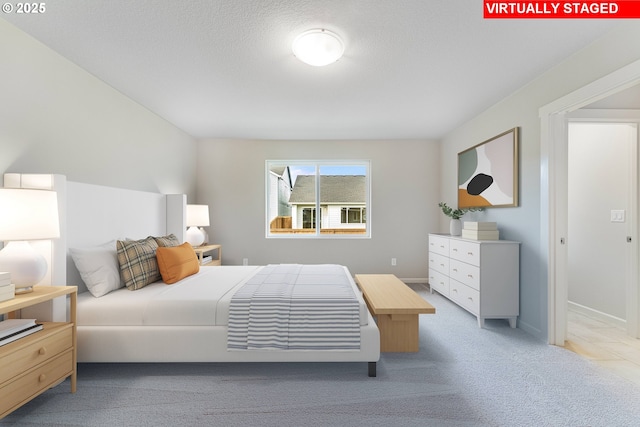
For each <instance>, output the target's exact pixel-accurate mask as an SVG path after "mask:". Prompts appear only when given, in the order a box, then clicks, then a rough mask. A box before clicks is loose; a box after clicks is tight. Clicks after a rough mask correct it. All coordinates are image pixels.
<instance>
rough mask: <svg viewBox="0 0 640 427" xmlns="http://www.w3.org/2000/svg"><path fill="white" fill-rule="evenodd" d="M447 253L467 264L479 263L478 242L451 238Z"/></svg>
mask: <svg viewBox="0 0 640 427" xmlns="http://www.w3.org/2000/svg"><path fill="white" fill-rule="evenodd" d="M449 254H450V257H451V258H453V259H457V260H459V261H462V262H466V263H468V264H473V265H478V266H479V265H480V244H479V243H474V242H468V241H464V240H457V239H451V243H450V246H449Z"/></svg>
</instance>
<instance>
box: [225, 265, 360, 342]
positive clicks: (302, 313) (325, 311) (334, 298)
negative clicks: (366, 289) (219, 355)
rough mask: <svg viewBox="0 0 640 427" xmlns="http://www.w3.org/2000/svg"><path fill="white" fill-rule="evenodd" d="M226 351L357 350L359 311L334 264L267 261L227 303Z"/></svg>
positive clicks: (344, 277) (342, 272) (345, 279)
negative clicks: (271, 262)
mask: <svg viewBox="0 0 640 427" xmlns="http://www.w3.org/2000/svg"><path fill="white" fill-rule="evenodd" d="M227 346H228V349H229V350H359V349H360V309H359V302H358V299H357V298H356V295H355V292H354V290H353V287H352V285H351V283H350V280H349V277H348V276H347V272H346V269H345V268H344V267H342V266H339V265H298V264H282V265H268V266H266V267H264V268H263V269H262V270H261V271H260V272H258V273H257V274H256V275H254V276H253V277H252V278H251V279H249V280H248V281H247V283H246V284H245V285H243V286H242V288H240V289H239V290H238V291H237V292H236V293H235V294H234V296H233V298H232V299H231V303H230V306H229V324H228V340H227Z"/></svg>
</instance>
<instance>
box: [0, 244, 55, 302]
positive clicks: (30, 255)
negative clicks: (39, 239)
mask: <svg viewBox="0 0 640 427" xmlns="http://www.w3.org/2000/svg"><path fill="white" fill-rule="evenodd" d="M0 271H8V272H9V273H10V274H11V283H13V284H14V285H15V287H16V290H15V293H16V294H24V293H29V292H33V286H34V285H37V284H38V283H40V281H41V280H42V279H43V278H44V276H45V274H46V273H47V261H46V260H45V259H44V257H43V256H42V255H41V254H39V253H38V252H36V251H35V249H33V247H32V246H31V245H30V244H29V242H24V241H22V242H17V241H16V242H9V243H8V244H7V245H6V246H5V247H4V249H2V250H1V251H0Z"/></svg>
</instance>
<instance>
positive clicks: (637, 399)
mask: <svg viewBox="0 0 640 427" xmlns="http://www.w3.org/2000/svg"><path fill="white" fill-rule="evenodd" d="M414 288H415V289H416V290H419V291H420V292H421V294H422V295H423V296H424V297H425V299H427V300H428V301H430V302H431V303H432V304H433V305H434V306H435V307H436V309H437V314H435V315H422V316H421V318H420V348H421V350H420V352H419V353H415V354H393V353H386V354H383V355H382V357H381V360H380V362H379V363H378V377H377V378H369V377H367V366H366V364H365V363H328V364H321V363H318V364H304V363H299V364H280V363H277V364H257V363H256V364H254V363H251V364H243V363H228V364H222V363H212V364H143V365H137V364H80V365H79V367H78V392H77V393H76V394H74V395H72V394H70V393H69V384H68V382H65V383H63V384H61V385H59V386H58V387H56V388H54V389H52V390H49V391H47V392H46V393H45V394H43V395H42V396H40V397H38V398H37V399H36V400H34V401H32V402H30V403H28V404H27V405H25V406H24V407H22V408H21V409H19V410H17V411H16V412H14V413H13V414H11V415H9V416H8V417H6V418H5V419H3V420H2V421H0V424H2V425H17V426H31V425H39V426H41V425H50V426H54V425H56V426H205V425H206V426H325V425H327V426H365V425H366V426H593V427H595V426H607V427H609V426H620V427H621V426H638V425H640V387H638V386H636V385H634V384H633V383H631V382H629V381H627V380H624V379H621V378H619V377H616V376H614V375H613V374H611V373H608V372H607V371H605V370H603V369H602V368H600V367H599V366H597V365H596V364H594V363H591V362H589V361H587V360H584V359H582V358H580V357H579V356H577V355H576V354H574V353H571V352H569V351H566V350H564V349H561V348H558V347H553V346H549V345H547V344H545V343H543V342H540V341H538V340H536V339H534V338H532V337H531V336H530V335H528V334H526V333H525V332H522V331H521V330H519V329H510V328H509V327H508V324H507V322H506V321H501V320H494V321H487V322H486V328H485V329H479V328H478V327H477V323H476V320H475V318H474V317H473V316H471V315H470V314H468V313H467V312H465V311H463V310H462V309H460V308H458V307H457V306H455V305H453V304H452V303H451V302H449V301H447V300H446V299H444V298H443V297H441V296H439V295H437V294H433V295H430V294H428V293H427V292H426V291H425V288H424V287H422V286H421V285H417V286H416V285H414Z"/></svg>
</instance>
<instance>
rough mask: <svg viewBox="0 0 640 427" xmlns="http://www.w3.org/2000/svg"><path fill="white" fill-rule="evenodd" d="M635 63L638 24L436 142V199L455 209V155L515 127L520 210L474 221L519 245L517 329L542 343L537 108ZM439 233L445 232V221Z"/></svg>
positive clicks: (639, 51) (543, 265)
mask: <svg viewBox="0 0 640 427" xmlns="http://www.w3.org/2000/svg"><path fill="white" fill-rule="evenodd" d="M639 58H640V23H639V22H637V21H631V22H624V23H621V24H620V25H619V26H618V27H616V28H615V29H614V30H613V31H611V32H610V33H608V34H607V35H605V36H604V37H603V38H601V39H600V40H598V41H596V42H594V43H593V44H591V45H590V46H588V47H586V48H585V49H583V50H581V51H579V52H577V53H576V54H574V55H573V56H571V57H569V58H567V59H566V60H565V61H563V62H562V63H560V64H559V65H557V66H556V67H554V68H552V69H551V70H549V71H548V72H546V73H545V74H543V75H542V76H541V77H539V78H538V79H536V80H534V81H532V82H530V83H529V84H527V85H526V86H524V87H523V88H521V89H519V90H518V91H516V92H515V93H514V94H512V95H511V96H509V97H507V98H505V99H504V100H502V101H501V102H499V103H498V104H496V105H494V106H493V107H491V108H489V109H488V110H487V111H485V112H483V113H482V114H480V115H478V116H477V117H475V118H473V119H472V120H470V121H468V122H467V123H465V124H463V125H461V126H460V127H458V128H457V129H455V130H454V131H453V132H451V133H449V134H448V135H447V136H446V137H445V138H443V140H442V148H441V162H442V174H441V193H442V197H443V199H444V201H446V202H448V203H449V204H454V205H455V204H456V187H457V185H456V171H457V166H456V162H457V153H458V152H460V151H463V150H465V149H467V148H469V147H471V146H473V145H475V144H477V143H480V142H482V141H485V140H487V139H489V138H491V137H493V136H495V135H498V134H499V133H502V132H504V131H505V130H508V129H511V128H513V127H516V126H518V127H520V192H519V194H520V206H519V207H516V208H501V209H489V210H487V211H486V212H483V213H481V214H480V215H479V217H480V218H482V219H485V220H491V221H497V222H498V226H499V228H500V230H501V234H500V236H501V238H504V239H508V240H516V241H520V242H522V245H521V250H520V318H519V320H518V325H519V327H521V328H523V329H525V330H527V331H528V332H530V333H531V334H533V335H535V336H537V337H539V338H540V339H544V340H546V338H547V314H548V311H547V260H546V255H545V254H546V249H544V250H543V248H541V246H540V241H541V231H540V168H541V164H540V119H539V115H538V110H539V108H540V107H542V106H544V105H546V104H548V103H550V102H552V101H554V100H556V99H558V98H560V97H562V96H565V95H567V94H568V93H570V92H572V91H574V90H576V89H578V88H580V87H582V86H585V85H586V84H588V83H590V82H592V81H594V80H597V79H598V78H601V77H602V76H605V75H607V74H609V73H611V72H613V71H615V70H617V69H619V68H621V67H623V66H625V65H627V64H629V63H631V62H633V61H635V60H637V59H639ZM440 227H441V229H442V230H446V221H445V220H444V219H443V220H442V221H441V224H440Z"/></svg>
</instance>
